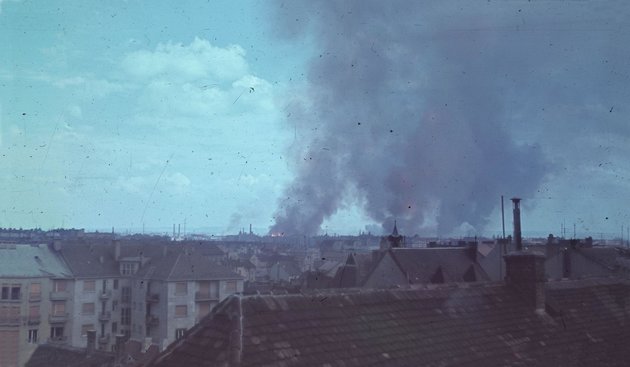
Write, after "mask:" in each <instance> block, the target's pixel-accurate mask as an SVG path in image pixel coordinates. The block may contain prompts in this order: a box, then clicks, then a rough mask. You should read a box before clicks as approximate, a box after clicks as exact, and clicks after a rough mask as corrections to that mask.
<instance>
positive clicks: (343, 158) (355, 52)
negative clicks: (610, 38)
mask: <svg viewBox="0 0 630 367" xmlns="http://www.w3.org/2000/svg"><path fill="white" fill-rule="evenodd" d="M567 3H573V4H568V5H567ZM586 7H588V5H587V4H575V2H549V3H544V2H543V3H538V4H532V3H529V2H520V1H513V2H512V1H511V2H488V3H486V2H455V1H449V2H424V1H422V2H420V1H378V0H369V1H366V0H361V1H358V0H357V1H343V2H336V1H312V2H311V1H308V2H306V1H305V2H300V3H299V4H298V3H297V2H283V3H281V4H278V12H277V17H278V22H279V23H281V25H280V32H281V33H282V34H283V36H285V37H287V38H290V39H298V38H300V37H306V36H311V37H313V39H314V42H315V45H316V49H317V50H318V51H317V52H316V55H313V57H312V59H311V61H310V64H309V70H308V86H307V89H306V91H305V92H304V95H302V96H301V97H300V98H301V99H300V98H296V99H295V100H292V101H289V103H288V104H287V106H288V107H287V108H288V110H289V113H288V115H289V116H290V117H289V118H288V121H287V123H288V124H289V125H290V126H292V127H293V126H294V127H295V129H296V131H299V132H300V139H299V140H297V141H296V143H294V145H293V146H292V147H291V153H292V156H293V157H294V158H295V161H294V162H293V163H294V169H295V175H296V176H295V179H294V180H293V182H292V183H291V184H290V185H289V186H288V187H287V188H286V192H285V195H284V197H283V199H282V200H281V201H280V203H279V207H278V210H277V214H276V223H275V224H274V225H273V226H272V227H271V229H270V232H272V233H278V232H282V233H285V234H296V233H299V234H314V233H317V232H318V231H319V229H320V226H321V224H322V222H323V221H324V220H325V219H326V218H328V217H330V216H331V215H333V214H334V213H335V212H336V210H337V209H339V207H340V206H341V205H342V204H343V203H344V202H348V201H353V202H355V203H356V204H357V205H360V206H361V207H362V208H363V210H364V211H365V213H366V214H367V215H369V217H371V218H372V219H374V220H375V221H377V222H379V223H382V225H383V227H384V228H386V229H388V230H389V229H390V228H391V225H392V222H393V220H394V219H395V218H396V219H397V220H398V224H399V227H400V228H401V229H402V230H403V231H404V232H406V233H409V234H412V233H417V232H418V231H422V230H423V229H425V228H426V226H427V223H429V222H430V221H431V220H433V221H436V222H437V228H435V230H437V233H438V234H440V235H445V234H449V233H451V232H452V231H453V230H454V229H455V228H457V227H459V226H461V225H462V224H465V223H467V224H468V225H470V226H473V227H474V228H475V229H477V230H482V229H483V228H484V225H485V224H486V223H487V221H488V216H489V214H490V213H491V211H492V210H493V209H494V208H495V207H496V206H497V203H498V198H499V196H500V195H501V194H506V195H511V194H515V195H519V196H520V197H523V198H528V197H531V196H533V195H534V194H535V192H536V190H537V188H538V187H539V185H540V184H541V182H543V180H544V179H545V177H546V176H547V174H548V173H549V172H550V170H551V169H552V165H551V163H550V162H549V160H548V159H547V158H546V157H545V154H544V153H543V149H542V148H541V147H540V146H539V145H537V144H532V143H531V142H530V143H528V142H527V139H520V138H519V135H526V134H527V132H528V130H529V129H530V127H532V128H533V127H535V126H539V125H540V121H536V120H535V116H536V113H534V112H533V111H539V110H540V104H542V103H543V102H544V101H546V100H547V99H553V100H554V102H557V103H560V104H563V105H571V104H579V103H581V102H582V100H583V99H586V98H588V97H593V95H594V94H595V93H596V91H594V90H592V89H588V88H589V87H590V85H589V82H588V80H595V79H594V78H596V77H597V75H595V76H586V77H585V80H586V82H578V84H576V82H575V80H576V78H578V75H579V74H578V72H579V71H580V70H586V69H587V68H588V67H590V66H592V65H591V63H592V61H593V60H592V56H589V55H591V52H598V51H599V50H600V48H601V47H602V44H601V41H600V40H598V39H590V40H589V39H585V38H584V37H583V36H584V33H581V34H580V35H579V36H581V37H576V35H575V34H573V33H572V32H571V31H570V29H571V27H573V25H575V24H576V23H575V22H577V25H578V26H582V25H584V24H583V22H584V19H583V18H584V17H585V16H586V15H588V14H589V13H590V12H591V11H592V9H587V8H586ZM580 22H582V23H580ZM587 25H588V24H587ZM582 58H583V59H582ZM567 63H571V65H569V66H567V65H566V64H567ZM581 77H582V78H584V75H581ZM589 78H590V79H589ZM580 83H582V84H580ZM573 88H578V89H580V88H584V90H580V92H579V93H578V92H576V91H574V90H573Z"/></svg>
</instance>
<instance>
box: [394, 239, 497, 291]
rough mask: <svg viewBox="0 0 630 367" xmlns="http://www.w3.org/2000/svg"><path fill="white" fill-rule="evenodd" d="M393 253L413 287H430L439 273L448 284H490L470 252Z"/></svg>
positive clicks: (407, 251) (402, 249)
mask: <svg viewBox="0 0 630 367" xmlns="http://www.w3.org/2000/svg"><path fill="white" fill-rule="evenodd" d="M389 251H390V253H391V254H392V257H393V258H394V260H395V261H396V263H397V264H398V266H399V267H400V269H401V270H402V271H403V272H404V273H405V274H407V276H408V278H409V283H410V284H418V283H430V282H431V281H430V280H431V279H432V278H433V277H435V276H436V274H437V273H441V279H442V282H445V283H451V282H462V281H485V280H490V279H489V278H488V276H487V274H486V273H485V272H484V271H483V269H482V268H481V266H479V264H478V263H477V262H476V261H474V259H472V258H471V256H470V251H469V250H468V249H467V248H431V249H415V248H398V249H391V250H389ZM471 273H472V275H471Z"/></svg>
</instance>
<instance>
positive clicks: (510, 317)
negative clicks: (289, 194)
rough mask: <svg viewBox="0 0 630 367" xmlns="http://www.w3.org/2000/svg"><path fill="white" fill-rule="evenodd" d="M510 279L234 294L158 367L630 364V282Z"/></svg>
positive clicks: (165, 354)
mask: <svg viewBox="0 0 630 367" xmlns="http://www.w3.org/2000/svg"><path fill="white" fill-rule="evenodd" d="M546 296H547V299H548V300H549V302H548V305H547V309H548V311H547V313H543V314H539V313H536V312H534V310H533V309H531V308H530V306H528V304H527V302H523V296H522V294H521V293H518V292H517V291H516V290H515V289H514V288H511V287H509V286H507V285H504V284H503V283H473V284H469V283H461V284H451V285H440V286H435V285H432V286H423V287H422V288H419V289H411V290H369V291H368V290H362V291H346V292H343V293H341V292H320V293H317V294H310V295H282V296H278V295H276V296H236V295H235V296H231V297H229V298H228V299H226V300H225V301H224V302H222V303H221V304H220V305H219V306H217V307H216V308H215V310H213V312H212V313H211V314H210V315H209V316H207V317H206V318H205V319H203V320H202V321H201V322H200V323H199V324H198V325H197V326H195V327H194V328H193V329H191V330H190V331H188V332H187V334H186V335H185V337H184V338H183V339H181V340H179V341H177V342H175V343H174V344H172V345H171V346H170V347H169V348H168V349H167V350H166V351H165V352H163V353H162V355H161V356H160V357H159V358H158V359H156V360H155V361H153V363H152V364H151V366H159V367H170V366H173V367H179V366H543V367H544V366H553V367H562V366H567V367H568V366H627V363H628V362H627V361H629V360H630V348H627V340H629V339H628V337H629V336H630V285H629V284H628V283H624V282H622V281H619V280H616V281H611V280H606V281H564V282H560V283H550V284H548V285H547V290H546Z"/></svg>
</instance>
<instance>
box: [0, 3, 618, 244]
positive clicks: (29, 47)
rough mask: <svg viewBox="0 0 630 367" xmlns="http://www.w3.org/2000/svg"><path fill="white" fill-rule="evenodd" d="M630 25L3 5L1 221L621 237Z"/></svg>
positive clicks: (605, 7)
mask: <svg viewBox="0 0 630 367" xmlns="http://www.w3.org/2000/svg"><path fill="white" fill-rule="evenodd" d="M629 13H630V5H627V4H625V2H623V1H603V2H589V1H501V2H497V1H473V2H470V1H467V2H464V1H441V2H437V1H436V2H430V1H429V2H412V1H392V2H380V1H344V2H311V1H308V2H307V1H301V2H300V1H293V2H283V1H279V0H278V1H265V2H263V1H238V2H235V1H215V0H210V1H207V2H200V1H178V2H166V1H152V2H148V1H134V0H128V1H109V2H98V1H81V2H77V1H55V2H48V1H27V0H23V1H15V0H2V1H0V177H1V179H0V186H1V187H0V204H1V205H0V210H1V211H0V227H23V228H32V227H41V228H44V229H48V228H57V227H74V228H86V229H88V230H94V229H98V230H111V228H112V227H114V228H115V229H116V231H132V232H138V231H142V228H143V227H144V228H145V230H146V231H147V232H170V230H171V228H172V225H173V224H174V223H178V224H181V225H182V226H183V225H184V223H185V224H186V227H187V228H188V229H189V232H192V231H198V232H201V231H203V232H206V233H213V234H226V233H235V232H237V231H238V230H239V229H241V228H245V229H247V228H248V227H249V224H252V225H253V227H254V230H255V231H256V232H258V233H261V234H262V233H266V232H267V231H268V230H270V229H271V231H274V232H282V233H284V232H286V233H298V232H300V233H309V234H313V233H318V232H319V233H325V232H327V233H339V234H342V233H347V234H356V233H358V232H359V231H363V230H370V231H372V232H374V233H378V232H380V231H382V230H383V229H385V230H387V229H388V228H391V225H392V224H393V221H394V220H396V221H397V223H399V227H400V229H401V231H402V232H403V233H407V234H411V233H420V234H424V235H436V234H437V235H449V234H452V235H482V234H485V235H495V234H498V233H499V232H500V229H501V223H500V212H499V209H500V195H505V197H506V199H508V198H510V197H512V196H519V197H522V198H523V204H522V207H523V214H522V218H523V230H524V234H525V235H527V234H528V233H529V234H532V235H534V234H535V235H545V234H547V233H556V234H558V233H559V232H560V226H561V223H563V222H564V223H565V225H566V227H567V234H568V235H571V234H572V232H573V224H575V225H576V232H577V234H578V235H591V236H593V237H596V238H599V237H600V236H605V237H614V236H619V235H620V234H621V226H622V225H623V226H625V228H628V226H630V209H629V207H630V205H629V204H630V160H629V159H628V158H627V157H630V121H629V120H628V111H629V108H628V105H627V103H628V101H630V90H629V88H628V85H630V83H629V82H630V80H629V79H630V64H629V63H630V50H629V49H628V48H627V47H625V45H627V44H630V29H629V28H630V26H629V24H628V22H627V19H630V18H628V16H629V15H630V14H629ZM506 209H507V210H506V218H507V220H506V227H507V229H508V231H509V230H510V228H511V220H510V218H511V212H510V210H509V209H510V203H509V201H507V200H506Z"/></svg>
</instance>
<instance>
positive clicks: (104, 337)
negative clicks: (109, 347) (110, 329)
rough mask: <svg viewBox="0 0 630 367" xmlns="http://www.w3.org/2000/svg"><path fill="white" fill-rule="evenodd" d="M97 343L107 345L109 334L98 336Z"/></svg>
mask: <svg viewBox="0 0 630 367" xmlns="http://www.w3.org/2000/svg"><path fill="white" fill-rule="evenodd" d="M98 342H99V344H109V334H105V335H101V336H99V337H98Z"/></svg>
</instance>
